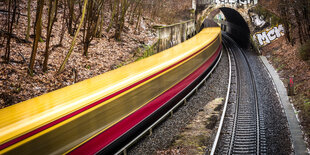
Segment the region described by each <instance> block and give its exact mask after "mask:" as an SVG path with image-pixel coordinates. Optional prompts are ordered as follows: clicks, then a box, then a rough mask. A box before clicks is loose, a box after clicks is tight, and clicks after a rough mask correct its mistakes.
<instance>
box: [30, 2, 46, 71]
mask: <svg viewBox="0 0 310 155" xmlns="http://www.w3.org/2000/svg"><path fill="white" fill-rule="evenodd" d="M43 4H44V0H38V1H37V13H36V23H35V38H34V42H33V46H32V52H31V57H30V64H29V68H28V73H29V74H30V75H31V76H33V67H34V63H35V57H36V54H37V49H38V43H39V39H40V37H41V32H42V12H43Z"/></svg>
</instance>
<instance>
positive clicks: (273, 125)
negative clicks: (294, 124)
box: [246, 51, 292, 154]
mask: <svg viewBox="0 0 310 155" xmlns="http://www.w3.org/2000/svg"><path fill="white" fill-rule="evenodd" d="M246 55H247V56H248V59H249V61H250V62H251V63H250V65H251V67H252V70H253V72H254V77H255V79H256V87H257V91H258V92H257V93H258V103H259V104H260V105H261V107H262V110H263V112H262V113H263V114H264V118H265V120H264V124H265V128H266V129H265V133H266V141H267V154H291V152H292V147H291V146H292V144H291V141H290V132H289V129H288V123H287V119H286V116H285V113H284V110H283V107H282V106H281V104H280V102H279V99H278V96H277V93H276V90H275V88H274V86H273V83H272V80H271V78H270V77H269V75H268V72H267V70H266V69H265V67H264V66H263V63H262V62H261V61H260V60H259V58H258V57H257V55H256V54H255V53H254V52H250V51H248V52H247V53H246Z"/></svg>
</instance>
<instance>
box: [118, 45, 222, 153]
mask: <svg viewBox="0 0 310 155" xmlns="http://www.w3.org/2000/svg"><path fill="white" fill-rule="evenodd" d="M222 53H223V52H222V50H221V52H220V55H219V58H218V60H217V61H216V63H215V64H214V65H213V67H212V69H211V70H210V72H209V73H208V74H207V75H206V76H205V77H204V78H203V79H202V80H201V81H200V82H199V83H198V84H197V86H196V87H195V88H194V89H192V90H191V91H190V92H189V93H188V94H187V95H186V96H185V97H184V98H183V99H181V100H180V101H179V102H178V103H177V104H176V105H175V106H173V107H172V108H171V109H170V110H169V111H167V113H165V114H164V115H163V116H162V117H160V118H159V119H158V120H157V121H156V122H154V123H153V124H152V125H151V126H149V127H148V128H147V129H146V130H144V131H143V132H141V134H139V135H138V136H137V137H136V138H134V139H133V140H131V141H130V142H129V143H128V144H126V145H125V146H124V147H122V148H121V149H120V150H118V151H117V152H116V153H115V154H116V155H118V154H121V153H123V154H124V155H126V154H127V149H128V148H129V147H130V146H132V145H133V144H134V143H136V142H137V141H138V140H139V139H140V138H142V137H143V136H144V135H145V134H146V133H147V132H149V133H150V134H151V133H152V129H153V128H154V127H155V126H156V125H157V124H158V123H160V122H161V121H162V120H163V119H165V118H166V117H167V116H168V115H169V114H171V115H172V113H173V111H174V110H175V109H176V108H178V107H179V106H180V105H181V104H182V103H186V102H187V98H188V97H189V96H190V95H192V94H193V93H194V92H195V91H197V89H198V88H199V87H200V86H201V85H202V84H203V83H204V82H205V81H206V80H207V78H208V77H209V76H210V75H211V73H212V72H213V71H214V69H215V68H216V67H217V65H218V63H219V62H220V60H221V58H222Z"/></svg>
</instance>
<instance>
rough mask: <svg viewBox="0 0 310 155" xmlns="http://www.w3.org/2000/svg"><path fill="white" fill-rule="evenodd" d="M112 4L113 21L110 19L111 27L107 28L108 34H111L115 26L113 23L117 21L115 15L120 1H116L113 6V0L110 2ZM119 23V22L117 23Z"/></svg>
mask: <svg viewBox="0 0 310 155" xmlns="http://www.w3.org/2000/svg"><path fill="white" fill-rule="evenodd" d="M110 3H111V19H110V23H109V26H108V28H107V32H109V31H110V30H111V28H112V26H113V22H114V21H115V20H114V18H115V15H116V7H118V6H119V0H114V3H113V4H112V0H110ZM116 22H117V21H116Z"/></svg>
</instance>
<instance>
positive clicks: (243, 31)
mask: <svg viewBox="0 0 310 155" xmlns="http://www.w3.org/2000/svg"><path fill="white" fill-rule="evenodd" d="M220 11H221V12H222V13H223V15H224V16H225V18H226V21H225V22H222V23H221V24H224V25H225V29H224V31H226V32H227V33H229V34H230V36H231V37H232V38H233V39H234V40H235V41H236V42H237V43H238V44H239V46H240V47H242V48H248V47H249V45H250V29H249V26H248V24H247V22H246V21H245V20H244V18H243V17H242V16H241V15H240V13H239V12H238V11H236V10H234V9H232V8H227V7H222V8H219V9H216V10H214V11H212V12H211V13H210V14H209V16H208V17H207V18H206V19H205V20H204V22H203V24H202V26H201V28H203V27H210V26H215V24H216V23H215V22H214V21H213V18H214V16H215V15H216V14H218V13H219V12H220Z"/></svg>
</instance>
